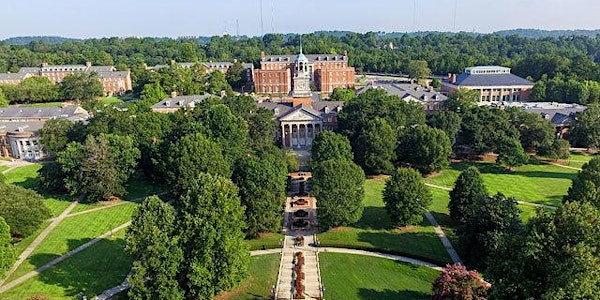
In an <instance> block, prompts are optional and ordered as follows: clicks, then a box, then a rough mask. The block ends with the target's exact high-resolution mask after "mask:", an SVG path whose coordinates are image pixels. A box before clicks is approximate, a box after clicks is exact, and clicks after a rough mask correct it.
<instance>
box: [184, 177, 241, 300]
mask: <svg viewBox="0 0 600 300" xmlns="http://www.w3.org/2000/svg"><path fill="white" fill-rule="evenodd" d="M175 204H176V206H175V208H176V215H177V216H178V218H177V219H178V224H177V226H176V230H177V232H179V238H180V245H181V249H182V250H183V262H182V263H181V265H180V267H179V272H178V276H177V278H178V281H179V286H180V287H183V289H184V291H185V295H184V298H186V299H212V298H213V297H214V296H215V295H217V294H218V293H219V292H220V291H226V290H231V289H232V288H234V287H235V286H236V285H238V284H239V283H240V282H241V281H242V280H244V279H245V278H246V276H247V273H248V263H249V261H250V255H249V251H248V245H247V244H246V243H245V242H244V232H243V229H244V227H245V224H244V210H243V207H242V205H241V202H240V198H239V196H238V189H237V188H236V186H235V185H234V184H233V182H231V180H229V179H226V178H223V177H221V176H218V175H210V174H204V173H201V174H200V175H199V176H197V177H196V179H195V180H192V181H191V182H190V183H189V185H188V187H187V188H186V190H185V191H184V192H183V193H182V194H181V196H180V197H179V199H178V201H176V202H175Z"/></svg>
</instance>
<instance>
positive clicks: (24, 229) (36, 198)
mask: <svg viewBox="0 0 600 300" xmlns="http://www.w3.org/2000/svg"><path fill="white" fill-rule="evenodd" d="M50 216H51V213H50V210H49V209H48V208H47V207H46V205H45V204H44V198H43V197H42V196H40V195H39V194H38V193H36V192H34V191H32V190H29V189H26V188H22V187H20V186H16V185H12V184H3V183H0V217H2V218H3V219H4V221H6V223H7V224H8V226H9V227H10V234H11V236H12V237H14V238H18V239H21V238H26V237H28V236H30V235H31V234H32V233H34V232H35V231H36V230H37V229H38V228H40V226H41V225H42V223H43V222H44V221H45V220H46V219H48V218H50Z"/></svg>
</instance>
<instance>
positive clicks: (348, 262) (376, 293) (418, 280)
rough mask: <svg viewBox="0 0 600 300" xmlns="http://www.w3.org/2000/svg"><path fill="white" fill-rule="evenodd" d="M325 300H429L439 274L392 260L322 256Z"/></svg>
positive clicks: (334, 255)
mask: <svg viewBox="0 0 600 300" xmlns="http://www.w3.org/2000/svg"><path fill="white" fill-rule="evenodd" d="M319 262H320V267H321V279H322V281H323V285H324V286H325V295H324V298H325V299H344V300H372V299H377V300H396V299H402V300H412V299H414V300H420V299H423V300H426V299H429V298H430V293H431V284H432V283H433V281H434V280H435V278H436V277H437V275H438V273H439V272H438V271H436V270H433V269H430V268H427V267H421V266H416V265H411V264H407V263H401V262H396V261H393V260H389V259H384V258H377V257H369V256H360V255H352V254H340V253H321V254H319Z"/></svg>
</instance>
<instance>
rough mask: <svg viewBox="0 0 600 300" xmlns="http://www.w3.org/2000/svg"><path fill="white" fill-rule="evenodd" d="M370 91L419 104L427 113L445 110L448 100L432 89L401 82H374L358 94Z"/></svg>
mask: <svg viewBox="0 0 600 300" xmlns="http://www.w3.org/2000/svg"><path fill="white" fill-rule="evenodd" d="M370 89H378V90H383V91H385V92H386V93H388V94H389V95H394V96H398V97H399V98H400V99H402V100H404V101H411V102H416V103H419V104H421V105H423V109H425V111H427V112H431V111H437V110H441V109H443V108H444V107H445V106H446V101H447V100H448V97H447V96H446V95H443V94H441V93H440V92H437V91H436V90H434V89H433V88H432V87H427V88H425V87H422V86H420V85H418V84H414V83H406V82H399V81H373V82H371V83H369V84H368V85H366V86H365V87H363V88H361V89H360V90H358V91H357V92H356V93H357V94H359V95H360V94H362V93H364V92H366V91H368V90H370Z"/></svg>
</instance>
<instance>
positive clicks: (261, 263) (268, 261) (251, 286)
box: [215, 254, 281, 300]
mask: <svg viewBox="0 0 600 300" xmlns="http://www.w3.org/2000/svg"><path fill="white" fill-rule="evenodd" d="M280 259H281V256H280V255H279V254H267V255H260V256H254V257H252V258H251V259H250V266H249V267H248V278H247V279H246V280H245V281H244V282H242V284H241V285H240V286H239V287H237V288H236V289H234V290H233V291H231V292H228V293H222V294H221V295H219V296H217V297H216V298H215V299H219V300H268V299H272V298H271V287H272V286H274V285H276V283H277V272H278V271H279V261H280Z"/></svg>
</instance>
